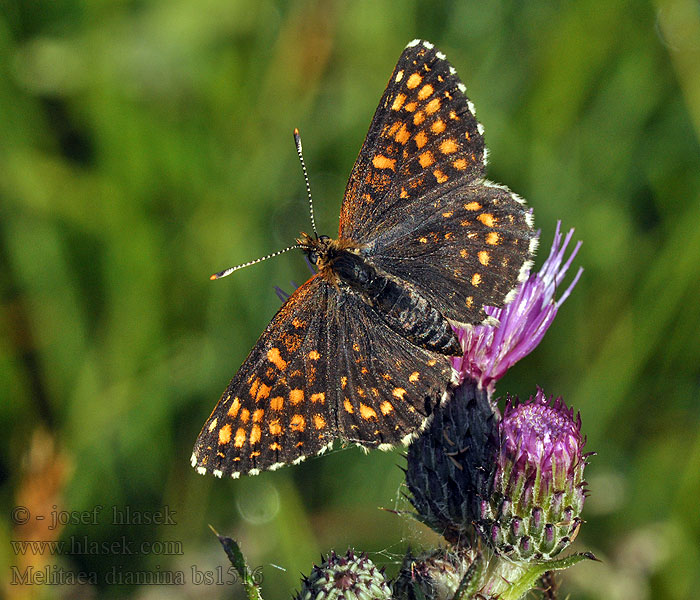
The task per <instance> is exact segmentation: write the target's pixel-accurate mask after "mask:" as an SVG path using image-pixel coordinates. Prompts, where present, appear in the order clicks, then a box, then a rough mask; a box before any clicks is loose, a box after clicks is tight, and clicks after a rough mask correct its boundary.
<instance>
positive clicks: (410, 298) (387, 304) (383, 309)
mask: <svg viewBox="0 0 700 600" xmlns="http://www.w3.org/2000/svg"><path fill="white" fill-rule="evenodd" d="M334 254H335V255H334V256H333V259H332V261H331V265H332V266H331V267H330V268H331V270H332V271H333V273H334V274H335V275H336V276H337V277H338V278H339V279H340V281H341V282H343V283H345V284H346V285H347V286H349V287H350V288H351V289H352V290H354V291H355V292H356V293H358V294H359V295H360V296H361V297H362V299H363V300H364V301H365V302H366V303H367V304H369V305H370V306H371V307H372V308H374V310H375V311H376V312H377V313H378V315H379V316H380V317H381V318H382V319H383V320H384V321H385V322H386V324H387V325H388V326H389V327H390V328H391V329H393V330H394V331H396V333H398V334H400V335H402V336H403V337H405V338H406V339H408V340H410V341H411V342H413V343H414V344H416V345H418V346H421V347H423V348H425V349H427V350H432V351H434V352H439V353H441V354H447V355H451V356H452V355H454V356H456V355H459V354H461V353H462V348H461V346H460V344H459V341H458V340H457V337H456V336H455V333H454V331H453V330H452V327H451V326H450V323H449V321H448V320H447V319H446V318H445V317H444V316H443V315H442V313H440V312H439V311H438V310H436V309H435V308H434V307H433V306H432V305H431V304H430V302H428V300H426V299H425V298H424V297H423V296H422V295H421V294H420V293H419V292H417V291H416V290H415V289H412V288H411V287H410V286H409V285H408V284H406V283H404V282H402V281H401V280H397V279H396V278H393V277H390V276H389V275H387V274H386V273H384V272H382V271H381V270H379V269H377V268H375V267H374V266H373V265H371V264H370V263H369V262H367V261H366V260H365V259H364V258H362V257H361V256H360V255H358V254H355V253H354V252H348V251H347V250H338V251H336V252H335V253H334Z"/></svg>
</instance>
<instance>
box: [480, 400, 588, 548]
mask: <svg viewBox="0 0 700 600" xmlns="http://www.w3.org/2000/svg"><path fill="white" fill-rule="evenodd" d="M499 440H500V444H499V453H498V459H497V466H496V473H495V477H494V484H493V490H492V493H491V496H490V498H489V499H488V500H484V501H483V502H482V505H481V518H480V519H479V520H478V525H477V526H478V529H479V531H480V533H481V534H482V536H483V537H484V538H485V539H487V540H488V542H489V543H490V544H491V545H492V546H493V547H494V549H495V550H496V551H497V552H499V553H500V554H505V555H507V556H509V557H511V558H513V559H519V560H540V559H543V558H545V559H548V558H552V557H554V556H555V555H557V554H558V553H559V552H561V551H562V550H563V549H564V548H565V547H566V546H568V545H569V543H571V541H572V540H573V538H574V537H575V535H576V533H577V532H578V528H579V526H580V523H581V519H580V515H581V510H582V508H583V502H584V500H585V496H586V488H585V486H586V482H585V481H584V479H583V469H584V467H585V465H586V457H587V456H588V455H587V454H584V453H583V446H584V444H585V439H584V438H583V436H582V435H581V418H580V416H578V415H577V416H576V417H574V411H573V409H570V408H567V406H566V404H564V402H563V401H562V399H561V398H557V399H556V400H553V399H552V398H550V399H547V398H546V397H545V395H544V393H543V392H542V390H539V389H538V391H537V394H536V395H535V397H534V398H530V400H529V401H528V402H525V403H516V402H513V401H512V400H509V401H508V403H507V405H506V409H505V411H504V413H503V418H502V420H501V422H500V423H499Z"/></svg>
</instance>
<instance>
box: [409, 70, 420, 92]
mask: <svg viewBox="0 0 700 600" xmlns="http://www.w3.org/2000/svg"><path fill="white" fill-rule="evenodd" d="M421 81H423V77H422V76H421V75H419V74H418V73H412V74H411V76H410V77H409V78H408V79H407V80H406V87H407V88H408V89H409V90H412V89H415V88H417V87H418V86H419V85H420V82H421Z"/></svg>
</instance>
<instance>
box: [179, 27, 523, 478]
mask: <svg viewBox="0 0 700 600" xmlns="http://www.w3.org/2000/svg"><path fill="white" fill-rule="evenodd" d="M465 91H466V88H465V86H464V84H463V83H462V82H461V81H460V79H459V78H458V76H457V74H456V72H455V69H454V68H453V67H452V66H451V65H450V63H449V62H448V61H447V60H446V59H445V55H444V54H442V53H441V52H439V51H438V50H437V49H436V48H435V47H434V46H433V44H431V43H429V42H426V41H422V40H414V41H412V42H411V43H409V44H408V46H407V47H406V48H405V50H404V51H403V53H402V54H401V56H400V58H399V61H398V63H397V65H396V68H395V69H394V72H393V73H392V75H391V78H390V79H389V83H388V85H387V87H386V90H385V91H384V94H383V96H382V98H381V100H380V102H379V107H378V108H377V110H376V112H375V114H374V118H373V119H372V122H371V124H370V127H369V132H368V133H367V137H366V139H365V141H364V144H363V146H362V149H361V150H360V153H359V156H358V158H357V161H356V162H355V165H354V167H353V169H352V172H351V174H350V179H349V181H348V184H347V187H346V190H345V194H344V197H343V202H342V207H341V211H340V227H339V232H338V237H337V238H336V239H331V238H329V237H327V236H318V235H317V234H315V235H313V236H312V235H308V234H305V233H303V234H301V237H300V238H299V240H297V242H298V247H299V248H301V249H302V250H303V251H304V252H305V253H306V255H307V256H308V258H309V260H310V261H311V263H313V264H314V265H315V267H316V270H317V272H316V273H315V274H314V275H313V276H312V277H311V278H310V279H309V280H308V281H307V282H306V283H304V284H303V285H302V286H300V287H299V288H298V289H297V290H296V291H295V292H294V293H293V294H292V295H291V296H290V297H289V298H288V299H287V301H286V302H285V303H284V305H283V306H282V307H281V308H280V310H279V312H278V313H277V314H276V315H275V316H274V318H273V319H272V321H271V323H270V324H269V325H268V327H267V328H266V329H265V331H264V332H263V334H262V335H261V336H260V338H259V339H258V341H257V343H256V344H255V346H254V347H253V349H252V350H251V352H250V354H249V355H248V357H247V358H246V359H245V361H244V363H243V365H242V366H241V368H240V369H239V370H238V372H237V373H236V375H235V376H234V377H233V379H232V380H231V383H230V384H229V386H228V387H227V388H226V391H224V393H223V395H222V396H221V399H220V400H219V402H218V404H217V405H216V407H215V408H214V411H213V412H212V414H211V416H210V417H209V419H207V421H206V422H205V424H204V427H203V428H202V431H201V433H200V434H199V437H198V439H197V442H196V444H195V447H194V452H193V454H192V461H191V462H192V466H193V467H195V468H196V470H197V471H198V472H199V473H202V474H204V473H206V472H210V473H213V474H214V475H215V476H217V477H222V476H223V475H227V476H231V477H234V478H235V477H239V475H240V474H256V473H258V472H259V471H260V470H264V469H269V470H273V469H276V468H278V467H280V466H282V465H285V464H289V463H298V462H300V461H301V460H303V459H304V458H306V457H308V456H310V455H314V454H319V453H321V452H323V451H324V450H326V449H328V448H329V447H330V446H331V445H332V444H333V441H334V439H336V438H342V439H343V440H346V441H348V442H353V443H356V444H359V445H361V446H364V447H367V448H375V447H378V448H380V449H386V448H390V447H392V446H394V445H396V444H397V443H400V442H403V443H408V442H409V441H410V440H411V439H412V437H414V436H415V435H417V433H418V432H419V431H420V430H421V428H423V427H424V426H425V425H426V423H427V421H428V419H429V417H430V414H431V411H432V409H433V406H434V405H435V403H436V402H439V401H440V399H441V398H444V397H445V396H446V393H447V391H448V390H449V388H450V386H451V385H452V378H453V369H452V366H451V362H450V356H454V355H459V354H461V352H462V349H461V347H460V344H459V342H458V340H457V337H456V335H455V333H454V331H453V329H452V324H476V323H481V322H483V321H485V320H486V319H487V316H486V313H485V312H484V308H483V307H484V305H489V306H502V305H503V304H504V303H506V302H507V301H508V299H509V295H512V294H513V293H514V291H515V287H516V286H517V284H518V282H519V281H521V280H522V279H524V277H525V276H526V275H527V272H528V270H529V268H530V265H531V260H530V258H531V256H532V254H533V253H534V249H535V245H536V236H535V232H534V230H533V224H532V213H531V211H529V210H528V209H527V208H526V207H525V205H524V202H523V200H522V199H521V198H519V197H518V196H517V195H516V194H514V193H512V192H511V191H510V190H509V189H508V188H506V187H505V186H502V185H498V184H495V183H492V182H490V181H488V180H486V179H485V178H484V175H485V167H486V162H487V150H486V148H485V145H484V138H483V127H482V125H481V124H480V123H479V122H477V120H476V118H475V116H474V105H473V104H472V102H471V101H470V100H469V99H468V98H467V97H466V95H465ZM298 149H299V150H300V146H298ZM302 164H303V163H302ZM314 229H315V228H314Z"/></svg>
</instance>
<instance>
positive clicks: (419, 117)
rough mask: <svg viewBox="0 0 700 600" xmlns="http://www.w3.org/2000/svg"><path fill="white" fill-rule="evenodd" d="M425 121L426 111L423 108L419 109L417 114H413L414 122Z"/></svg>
mask: <svg viewBox="0 0 700 600" xmlns="http://www.w3.org/2000/svg"><path fill="white" fill-rule="evenodd" d="M423 121H425V113H424V112H423V111H422V110H419V111H418V112H417V113H416V114H415V115H413V124H414V125H420V124H421V123H422V122H423Z"/></svg>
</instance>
